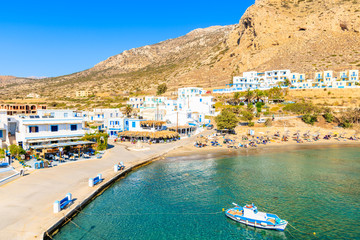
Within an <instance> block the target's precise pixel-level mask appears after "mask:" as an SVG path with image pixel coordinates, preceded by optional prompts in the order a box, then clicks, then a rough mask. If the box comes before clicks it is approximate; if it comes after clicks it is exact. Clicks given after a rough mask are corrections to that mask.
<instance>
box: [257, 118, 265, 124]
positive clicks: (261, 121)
mask: <svg viewBox="0 0 360 240" xmlns="http://www.w3.org/2000/svg"><path fill="white" fill-rule="evenodd" d="M257 122H258V123H265V122H266V119H264V118H260V119H259V120H258V121H257Z"/></svg>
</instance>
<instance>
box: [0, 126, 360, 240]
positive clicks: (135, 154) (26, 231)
mask: <svg viewBox="0 0 360 240" xmlns="http://www.w3.org/2000/svg"><path fill="white" fill-rule="evenodd" d="M247 130H248V129H246V128H242V131H244V132H239V133H238V135H236V136H233V137H234V138H238V137H240V136H241V135H242V134H246V131H247ZM271 130H272V131H274V132H276V131H278V130H277V129H276V128H271ZM291 130H295V129H291ZM262 131H264V130H260V128H256V132H260V133H261V132H262ZM213 133H214V131H204V132H203V133H201V134H200V135H199V136H193V137H191V138H186V139H182V140H181V141H178V142H173V143H168V144H154V145H147V144H146V146H144V147H146V148H147V149H148V150H145V151H130V150H129V148H131V147H133V146H134V145H131V144H129V143H112V145H113V147H112V148H111V149H109V150H108V151H107V152H106V153H105V155H104V156H103V158H102V159H95V160H89V161H82V162H72V163H68V164H64V165H62V166H58V167H54V168H49V169H41V170H35V171H33V172H31V174H29V175H27V176H25V177H21V178H18V179H16V180H14V181H11V182H9V183H6V184H4V185H2V186H1V187H0V212H1V216H2V221H1V222H0V229H1V230H0V239H39V238H42V237H43V234H44V232H46V231H47V230H48V229H49V228H51V227H52V226H53V225H54V224H56V223H57V222H58V221H59V220H61V219H63V218H64V217H65V216H66V215H67V214H69V213H70V212H71V211H72V210H74V209H75V208H76V207H77V206H78V205H79V204H80V203H82V202H83V201H84V200H86V199H87V198H88V197H89V196H91V195H92V194H94V193H95V191H96V190H97V189H99V188H101V186H103V185H104V184H106V183H107V182H108V181H109V180H111V179H113V178H114V177H116V176H118V175H119V174H121V173H120V172H118V173H114V171H113V166H114V164H117V163H118V162H120V161H122V162H124V164H125V165H126V169H129V168H132V167H134V166H137V165H141V164H142V163H146V162H147V161H152V160H154V159H156V158H157V159H159V156H164V157H181V156H183V157H190V158H191V156H193V157H196V158H198V157H199V156H200V157H202V158H207V157H219V156H233V155H238V154H245V155H248V154H257V153H259V154H260V153H261V154H262V153H264V152H269V151H284V149H286V150H291V149H312V148H325V147H327V148H328V147H355V146H356V147H358V146H360V142H359V141H350V140H346V139H345V138H344V139H340V140H336V139H334V138H332V139H330V140H325V139H320V140H319V141H316V142H304V143H296V141H294V140H292V139H290V140H289V141H287V142H283V141H281V140H278V141H272V142H271V143H268V144H266V145H262V144H260V145H258V147H249V148H239V149H233V148H227V145H226V144H222V146H221V147H220V146H218V147H211V146H207V147H204V148H196V147H195V146H194V142H195V141H196V140H198V139H199V138H204V137H205V136H211V135H212V134H213ZM349 134H350V133H349ZM260 135H262V134H260ZM349 136H350V135H349ZM221 139H222V137H219V138H218V140H219V142H220V140H221ZM99 173H101V174H102V175H103V178H104V179H105V181H103V182H102V183H101V184H99V185H97V186H95V187H93V188H90V187H88V179H89V178H90V177H95V176H96V175H97V174H99ZM67 193H71V194H72V195H73V198H74V199H75V201H74V204H73V205H71V206H70V207H68V208H67V209H65V210H63V211H61V212H60V213H57V214H54V213H53V202H54V201H55V200H60V199H62V198H63V197H64V196H65V195H66V194H67Z"/></svg>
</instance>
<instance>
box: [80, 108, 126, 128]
mask: <svg viewBox="0 0 360 240" xmlns="http://www.w3.org/2000/svg"><path fill="white" fill-rule="evenodd" d="M82 116H83V118H84V119H85V121H86V122H90V123H95V124H96V125H98V130H106V129H107V127H108V125H107V124H108V123H109V119H111V118H121V117H123V114H122V112H121V111H120V109H118V108H95V109H93V110H92V111H84V112H82Z"/></svg>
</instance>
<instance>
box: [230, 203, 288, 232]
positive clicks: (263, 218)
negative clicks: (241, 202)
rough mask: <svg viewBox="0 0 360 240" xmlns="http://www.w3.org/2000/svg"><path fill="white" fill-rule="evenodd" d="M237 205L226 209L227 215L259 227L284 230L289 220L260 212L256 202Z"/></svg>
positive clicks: (237, 220) (240, 221)
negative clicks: (242, 205)
mask: <svg viewBox="0 0 360 240" xmlns="http://www.w3.org/2000/svg"><path fill="white" fill-rule="evenodd" d="M234 205H235V207H233V208H230V209H228V210H226V211H225V215H226V216H227V217H228V218H231V219H232V220H234V221H236V222H239V223H242V224H245V225H248V226H253V227H257V228H264V229H273V230H279V231H284V230H285V228H286V225H287V224H288V222H287V221H286V220H282V219H280V218H279V217H278V216H277V215H275V214H271V213H265V212H259V211H258V210H257V207H256V206H255V205H254V204H251V205H245V206H244V207H240V206H238V205H237V204H235V203H234Z"/></svg>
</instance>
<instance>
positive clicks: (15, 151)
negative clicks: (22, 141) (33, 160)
mask: <svg viewBox="0 0 360 240" xmlns="http://www.w3.org/2000/svg"><path fill="white" fill-rule="evenodd" d="M9 150H10V154H11V155H12V156H16V157H18V156H19V155H20V154H25V153H26V151H25V150H24V149H23V148H22V147H20V146H18V145H15V144H12V145H10V147H9Z"/></svg>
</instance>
